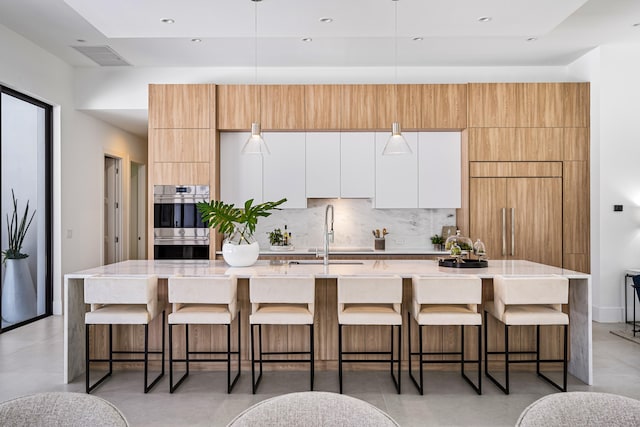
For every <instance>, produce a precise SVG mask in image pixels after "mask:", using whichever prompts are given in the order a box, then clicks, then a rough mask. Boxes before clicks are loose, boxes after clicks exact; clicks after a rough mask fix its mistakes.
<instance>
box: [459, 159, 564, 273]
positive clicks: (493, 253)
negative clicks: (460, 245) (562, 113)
mask: <svg viewBox="0 0 640 427" xmlns="http://www.w3.org/2000/svg"><path fill="white" fill-rule="evenodd" d="M558 163H559V162H558ZM559 165H560V170H561V163H559ZM520 169H521V168H520ZM535 169H536V166H535V165H534V166H533V167H532V169H531V171H532V172H535ZM556 169H557V168H554V167H551V168H550V172H549V173H548V174H546V175H547V176H523V175H525V174H522V173H521V171H520V173H513V174H512V173H509V172H508V171H506V173H503V174H498V173H494V174H492V173H489V174H487V175H485V176H482V173H477V172H476V173H474V172H473V171H472V175H471V178H470V190H469V192H470V200H469V205H470V206H469V225H470V236H469V237H471V239H472V240H475V239H480V240H482V241H483V242H484V243H485V245H486V247H487V251H488V253H489V256H490V257H491V258H492V259H509V258H511V259H526V260H529V261H533V262H539V263H542V264H548V265H553V266H557V267H562V256H563V241H564V239H563V228H562V227H563V222H562V220H563V217H562V203H563V202H562V176H561V173H560V176H557V174H556V172H554V170H556ZM474 175H475V176H474ZM488 175H494V176H488ZM495 175H503V176H502V177H500V176H495ZM532 175H533V174H532ZM541 175H542V174H541Z"/></svg>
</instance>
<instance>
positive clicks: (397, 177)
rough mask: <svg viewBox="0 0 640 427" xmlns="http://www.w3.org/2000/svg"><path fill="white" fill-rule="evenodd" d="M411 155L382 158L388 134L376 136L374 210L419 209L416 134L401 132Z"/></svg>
mask: <svg viewBox="0 0 640 427" xmlns="http://www.w3.org/2000/svg"><path fill="white" fill-rule="evenodd" d="M403 135H404V137H405V139H406V140H407V143H408V144H409V147H411V151H412V153H411V154H403V155H395V156H383V155H382V150H384V146H385V144H386V143H387V139H389V136H391V133H390V132H376V197H375V207H376V208H378V209H384V208H417V207H418V134H417V133H416V132H403Z"/></svg>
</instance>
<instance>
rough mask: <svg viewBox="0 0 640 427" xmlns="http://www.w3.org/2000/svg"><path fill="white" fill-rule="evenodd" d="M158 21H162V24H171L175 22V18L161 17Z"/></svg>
mask: <svg viewBox="0 0 640 427" xmlns="http://www.w3.org/2000/svg"><path fill="white" fill-rule="evenodd" d="M160 22H162V23H163V24H173V23H175V22H176V21H175V19H171V18H163V19H161V20H160Z"/></svg>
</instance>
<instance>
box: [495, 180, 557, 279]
mask: <svg viewBox="0 0 640 427" xmlns="http://www.w3.org/2000/svg"><path fill="white" fill-rule="evenodd" d="M507 206H508V207H509V209H510V210H511V212H509V217H510V218H511V219H512V221H513V223H512V224H511V227H510V228H511V235H510V242H509V243H508V246H509V253H510V256H511V257H512V258H515V259H526V260H529V261H533V262H539V263H541V264H547V265H553V266H556V267H562V246H563V234H562V178H508V183H507Z"/></svg>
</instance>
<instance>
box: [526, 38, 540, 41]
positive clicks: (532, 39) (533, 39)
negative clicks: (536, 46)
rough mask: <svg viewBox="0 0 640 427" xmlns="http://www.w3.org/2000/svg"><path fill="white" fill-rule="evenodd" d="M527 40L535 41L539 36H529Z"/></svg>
mask: <svg viewBox="0 0 640 427" xmlns="http://www.w3.org/2000/svg"><path fill="white" fill-rule="evenodd" d="M527 41H528V42H535V41H538V38H537V37H529V38H528V39H527Z"/></svg>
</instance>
